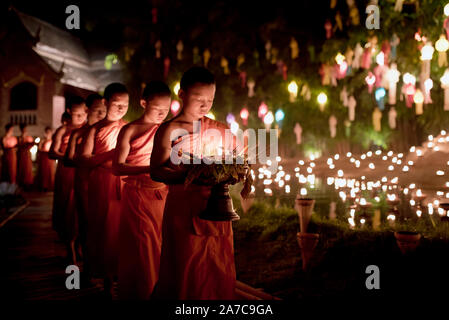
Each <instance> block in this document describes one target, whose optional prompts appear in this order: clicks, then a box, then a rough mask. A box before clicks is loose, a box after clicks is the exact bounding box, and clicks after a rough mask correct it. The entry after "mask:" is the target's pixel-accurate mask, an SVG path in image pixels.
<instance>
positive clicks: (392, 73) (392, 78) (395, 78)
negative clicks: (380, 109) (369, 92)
mask: <svg viewBox="0 0 449 320" xmlns="http://www.w3.org/2000/svg"><path fill="white" fill-rule="evenodd" d="M399 76H400V73H399V71H398V69H397V66H396V63H392V64H391V67H390V69H389V70H388V71H387V79H388V103H389V104H396V85H397V83H398V82H399Z"/></svg>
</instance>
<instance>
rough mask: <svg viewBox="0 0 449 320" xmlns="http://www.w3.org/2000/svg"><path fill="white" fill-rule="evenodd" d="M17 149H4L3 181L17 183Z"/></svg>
mask: <svg viewBox="0 0 449 320" xmlns="http://www.w3.org/2000/svg"><path fill="white" fill-rule="evenodd" d="M16 175H17V148H16V147H12V148H7V147H3V156H2V175H1V181H7V182H9V183H16Z"/></svg>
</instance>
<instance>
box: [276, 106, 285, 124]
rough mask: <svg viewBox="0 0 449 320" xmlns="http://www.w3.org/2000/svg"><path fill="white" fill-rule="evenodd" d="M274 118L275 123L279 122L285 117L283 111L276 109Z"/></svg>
mask: <svg viewBox="0 0 449 320" xmlns="http://www.w3.org/2000/svg"><path fill="white" fill-rule="evenodd" d="M274 117H275V119H276V122H281V121H282V120H284V117H285V114H284V111H282V109H278V110H277V111H276V113H275V114H274Z"/></svg>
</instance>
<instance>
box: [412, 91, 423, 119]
mask: <svg viewBox="0 0 449 320" xmlns="http://www.w3.org/2000/svg"><path fill="white" fill-rule="evenodd" d="M413 101H414V102H415V107H416V109H415V111H416V114H417V115H420V114H423V103H424V95H423V93H422V91H421V90H420V89H417V90H416V92H415V96H414V97H413Z"/></svg>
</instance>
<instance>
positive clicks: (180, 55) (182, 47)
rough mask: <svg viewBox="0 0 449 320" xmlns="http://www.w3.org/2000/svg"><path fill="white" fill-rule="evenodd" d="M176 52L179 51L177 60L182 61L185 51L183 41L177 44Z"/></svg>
mask: <svg viewBox="0 0 449 320" xmlns="http://www.w3.org/2000/svg"><path fill="white" fill-rule="evenodd" d="M176 50H177V51H178V53H177V55H176V58H177V59H178V60H182V50H184V44H183V43H182V41H181V40H179V41H178V43H177V44H176Z"/></svg>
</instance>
